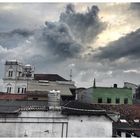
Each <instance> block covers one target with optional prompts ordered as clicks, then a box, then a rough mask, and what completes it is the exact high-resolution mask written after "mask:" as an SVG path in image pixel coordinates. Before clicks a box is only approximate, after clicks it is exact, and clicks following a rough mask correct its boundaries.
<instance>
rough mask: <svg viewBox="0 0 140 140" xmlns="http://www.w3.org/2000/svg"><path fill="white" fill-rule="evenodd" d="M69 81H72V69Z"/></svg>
mask: <svg viewBox="0 0 140 140" xmlns="http://www.w3.org/2000/svg"><path fill="white" fill-rule="evenodd" d="M70 81H72V69H71V70H70Z"/></svg>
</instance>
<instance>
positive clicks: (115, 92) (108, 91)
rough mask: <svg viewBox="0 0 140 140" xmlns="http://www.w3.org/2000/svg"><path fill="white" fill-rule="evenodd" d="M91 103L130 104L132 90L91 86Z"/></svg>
mask: <svg viewBox="0 0 140 140" xmlns="http://www.w3.org/2000/svg"><path fill="white" fill-rule="evenodd" d="M92 100H93V103H107V104H132V90H131V89H129V88H117V87H93V93H92Z"/></svg>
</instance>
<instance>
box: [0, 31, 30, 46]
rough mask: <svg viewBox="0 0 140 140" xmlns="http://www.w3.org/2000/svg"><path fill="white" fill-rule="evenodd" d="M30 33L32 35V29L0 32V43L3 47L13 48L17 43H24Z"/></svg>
mask: <svg viewBox="0 0 140 140" xmlns="http://www.w3.org/2000/svg"><path fill="white" fill-rule="evenodd" d="M31 35H33V31H29V30H27V29H15V30H12V31H10V32H1V33H0V45H2V46H3V47H5V48H15V47H17V46H18V44H22V43H24V41H26V39H28V38H29V37H30V36H31Z"/></svg>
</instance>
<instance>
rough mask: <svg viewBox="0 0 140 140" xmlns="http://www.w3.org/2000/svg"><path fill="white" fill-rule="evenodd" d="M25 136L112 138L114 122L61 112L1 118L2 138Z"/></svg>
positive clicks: (30, 113)
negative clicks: (62, 113)
mask: <svg viewBox="0 0 140 140" xmlns="http://www.w3.org/2000/svg"><path fill="white" fill-rule="evenodd" d="M26 117H28V118H26ZM25 136H27V137H111V136H112V121H111V120H109V119H108V118H106V117H104V116H90V117H88V116H68V117H67V116H63V115H61V113H60V111H48V112H45V111H22V113H21V114H20V116H19V117H18V118H0V137H25Z"/></svg>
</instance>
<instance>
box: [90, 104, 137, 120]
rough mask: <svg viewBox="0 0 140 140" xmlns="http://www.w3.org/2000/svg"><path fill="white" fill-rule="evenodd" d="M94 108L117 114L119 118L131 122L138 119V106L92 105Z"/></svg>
mask: <svg viewBox="0 0 140 140" xmlns="http://www.w3.org/2000/svg"><path fill="white" fill-rule="evenodd" d="M93 106H94V107H98V108H100V109H105V110H107V111H113V112H119V113H120V115H121V118H123V119H125V120H127V121H132V120H135V119H140V105H138V104H137V105H136V104H135V105H128V104H127V105H126V104H122V105H108V104H93Z"/></svg>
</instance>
